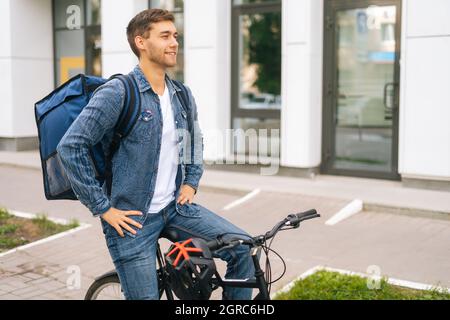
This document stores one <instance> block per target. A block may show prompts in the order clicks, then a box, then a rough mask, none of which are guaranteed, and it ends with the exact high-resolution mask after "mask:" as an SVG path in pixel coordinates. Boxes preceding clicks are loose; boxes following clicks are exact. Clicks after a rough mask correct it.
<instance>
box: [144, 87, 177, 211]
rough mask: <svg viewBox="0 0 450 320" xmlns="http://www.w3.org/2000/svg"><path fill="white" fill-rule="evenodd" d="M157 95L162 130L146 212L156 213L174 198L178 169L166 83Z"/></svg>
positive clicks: (173, 125) (175, 134) (174, 132)
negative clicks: (152, 186) (156, 165)
mask: <svg viewBox="0 0 450 320" xmlns="http://www.w3.org/2000/svg"><path fill="white" fill-rule="evenodd" d="M158 96H159V101H160V103H161V114H162V117H163V132H162V141H161V153H160V156H159V164H158V174H157V176H156V185H155V193H154V194H153V198H152V202H151V204H150V208H149V209H148V213H158V212H159V211H161V210H162V209H163V208H164V207H166V206H167V205H168V204H169V203H170V202H171V201H172V200H174V199H175V194H174V193H175V189H176V186H175V179H176V176H177V169H178V147H177V131H176V127H175V119H174V115H173V110H172V104H171V101H170V96H169V89H168V88H167V83H166V88H165V90H164V93H163V95H162V96H160V95H158Z"/></svg>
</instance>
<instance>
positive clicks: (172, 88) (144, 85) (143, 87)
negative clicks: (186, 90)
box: [133, 65, 181, 96]
mask: <svg viewBox="0 0 450 320" xmlns="http://www.w3.org/2000/svg"><path fill="white" fill-rule="evenodd" d="M133 74H134V75H135V77H136V80H137V83H138V87H139V92H145V91H147V90H149V89H151V88H152V86H151V85H150V83H149V82H148V80H147V78H146V77H145V75H144V72H143V71H142V69H141V67H140V66H139V65H136V67H134V69H133ZM165 78H166V85H167V86H168V89H169V94H170V96H173V95H174V94H175V93H176V92H177V91H181V89H180V88H179V87H178V86H177V85H176V84H175V83H174V82H173V81H172V79H170V77H169V76H168V75H167V73H166V77H165Z"/></svg>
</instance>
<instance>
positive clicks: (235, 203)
mask: <svg viewBox="0 0 450 320" xmlns="http://www.w3.org/2000/svg"><path fill="white" fill-rule="evenodd" d="M260 192H261V189H255V190H253V191H252V192H250V193H248V194H246V195H245V196H243V197H242V198H239V199H237V200H235V201H233V202H231V203H229V204H227V205H226V206H225V207H223V210H225V211H226V210H230V209H232V208H235V207H237V206H238V205H240V204H243V203H244V202H247V201H248V200H250V199H251V198H253V197H255V196H256V195H258V194H259V193H260Z"/></svg>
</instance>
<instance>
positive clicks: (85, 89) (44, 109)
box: [35, 74, 190, 200]
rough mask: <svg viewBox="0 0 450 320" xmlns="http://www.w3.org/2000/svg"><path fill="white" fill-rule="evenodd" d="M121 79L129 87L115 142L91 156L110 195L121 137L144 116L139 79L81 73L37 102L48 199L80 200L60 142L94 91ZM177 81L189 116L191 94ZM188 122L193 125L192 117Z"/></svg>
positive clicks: (91, 151) (41, 154)
mask: <svg viewBox="0 0 450 320" xmlns="http://www.w3.org/2000/svg"><path fill="white" fill-rule="evenodd" d="M115 78H117V79H119V80H120V81H122V83H123V84H124V86H125V89H126V90H125V92H126V95H125V105H124V107H123V109H122V112H121V114H120V117H119V120H118V121H117V124H116V127H115V129H114V135H113V139H112V142H111V144H110V146H109V153H108V154H107V155H105V154H104V152H103V147H102V145H101V143H98V144H97V145H95V146H93V147H91V150H90V156H91V159H92V162H93V165H94V167H95V168H94V169H95V171H96V179H97V180H98V181H99V183H100V185H103V183H106V190H107V193H108V196H110V195H111V187H112V185H111V184H112V158H113V156H114V153H115V152H116V151H117V150H118V148H119V145H120V141H121V139H123V138H125V137H126V136H127V135H128V134H129V133H130V132H131V129H132V128H133V126H134V124H135V123H136V121H137V119H138V117H139V115H140V109H141V108H140V95H139V89H138V86H137V83H136V81H135V80H134V78H133V77H131V76H128V75H114V76H112V77H110V78H109V79H104V78H100V77H94V76H85V75H83V74H79V75H77V76H75V77H73V78H71V79H70V80H68V81H67V82H65V83H64V84H62V85H61V86H60V87H58V88H56V89H55V90H54V91H52V92H51V93H50V94H49V95H47V96H46V97H45V98H43V99H42V100H40V101H38V102H36V104H35V118H36V124H37V128H38V134H39V151H40V156H41V165H42V173H43V178H44V192H45V197H46V198H47V200H62V199H66V200H78V198H77V197H76V195H75V193H74V192H73V190H72V187H71V184H70V181H69V179H68V178H67V175H66V173H65V169H64V167H63V166H62V163H61V160H60V158H59V155H58V153H57V150H56V147H57V146H58V143H59V142H60V140H61V139H62V137H63V136H64V134H65V133H66V131H67V130H68V129H69V127H70V126H71V125H72V123H73V122H74V121H75V119H76V118H77V117H78V115H79V114H80V113H81V111H82V110H83V109H84V107H85V106H86V105H87V104H88V103H89V100H90V99H91V97H92V95H93V93H94V91H95V90H96V89H97V88H98V87H99V86H101V85H103V84H105V83H106V82H108V81H109V80H111V79H115ZM173 82H175V83H176V84H177V85H178V86H179V87H180V88H181V89H182V90H181V94H179V95H178V97H179V99H180V102H181V104H182V106H183V108H184V109H185V111H186V113H187V114H188V117H189V118H190V112H188V108H187V107H188V106H189V103H188V101H189V96H188V93H187V89H186V87H185V86H184V85H183V84H182V83H181V82H178V81H173ZM189 118H188V123H189V125H190V119H189Z"/></svg>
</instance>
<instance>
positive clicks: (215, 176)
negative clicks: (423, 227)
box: [0, 151, 450, 218]
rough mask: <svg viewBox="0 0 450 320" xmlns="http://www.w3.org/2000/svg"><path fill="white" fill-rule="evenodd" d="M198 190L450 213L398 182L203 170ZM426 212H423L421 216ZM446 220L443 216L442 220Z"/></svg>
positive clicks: (435, 199)
mask: <svg viewBox="0 0 450 320" xmlns="http://www.w3.org/2000/svg"><path fill="white" fill-rule="evenodd" d="M0 165H10V166H15V167H26V168H32V169H37V170H41V163H40V158H39V153H38V151H29V152H5V151H0ZM200 187H201V188H205V187H206V188H219V189H231V190H242V191H244V192H250V191H252V190H255V189H261V190H262V191H275V192H285V193H292V194H303V195H311V196H327V197H331V198H336V199H345V200H353V199H360V200H362V201H363V203H364V205H365V209H366V210H374V209H379V208H382V209H383V210H384V211H395V209H400V212H401V213H411V214H415V215H416V214H429V215H433V216H442V214H443V213H445V214H450V192H445V191H435V190H426V189H415V188H406V187H403V186H402V184H401V182H398V181H389V180H377V179H365V178H353V177H341V176H327V175H319V176H316V177H315V178H314V179H306V178H298V177H295V178H291V177H282V176H261V175H257V174H248V173H240V172H228V171H218V170H205V173H204V175H203V177H202V180H201V186H200ZM424 211H425V213H424ZM444 218H445V217H444Z"/></svg>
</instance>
